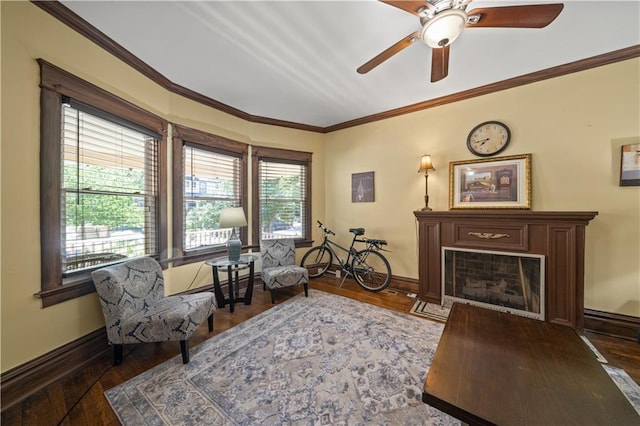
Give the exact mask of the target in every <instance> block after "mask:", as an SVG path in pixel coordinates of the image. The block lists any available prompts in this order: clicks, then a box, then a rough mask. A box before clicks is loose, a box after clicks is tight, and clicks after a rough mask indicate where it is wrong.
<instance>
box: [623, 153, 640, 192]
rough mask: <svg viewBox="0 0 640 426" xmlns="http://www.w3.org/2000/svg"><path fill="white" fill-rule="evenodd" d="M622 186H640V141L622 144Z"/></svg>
mask: <svg viewBox="0 0 640 426" xmlns="http://www.w3.org/2000/svg"><path fill="white" fill-rule="evenodd" d="M620 186H640V143H630V144H627V145H622V152H621V153H620Z"/></svg>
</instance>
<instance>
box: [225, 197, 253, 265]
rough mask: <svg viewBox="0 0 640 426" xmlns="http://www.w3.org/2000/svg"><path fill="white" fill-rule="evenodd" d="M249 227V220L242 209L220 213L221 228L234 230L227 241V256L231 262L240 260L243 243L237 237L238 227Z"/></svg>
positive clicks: (235, 208) (229, 209) (232, 209)
mask: <svg viewBox="0 0 640 426" xmlns="http://www.w3.org/2000/svg"><path fill="white" fill-rule="evenodd" d="M240 226H247V218H246V217H245V216H244V210H243V209H242V207H230V208H227V209H222V211H221V212H220V228H232V230H231V236H230V237H229V239H228V240H227V256H228V257H229V260H231V261H234V262H235V261H237V260H239V259H240V251H241V250H242V241H240V237H238V236H237V235H236V227H240Z"/></svg>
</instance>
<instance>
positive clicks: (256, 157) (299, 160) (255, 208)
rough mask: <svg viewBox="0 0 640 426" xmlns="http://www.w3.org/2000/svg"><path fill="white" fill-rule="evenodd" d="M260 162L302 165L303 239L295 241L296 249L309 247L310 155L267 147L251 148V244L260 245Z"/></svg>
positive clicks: (310, 242)
mask: <svg viewBox="0 0 640 426" xmlns="http://www.w3.org/2000/svg"><path fill="white" fill-rule="evenodd" d="M261 160H265V161H272V162H276V163H278V162H281V163H289V164H300V165H304V166H305V167H306V170H307V176H306V185H307V187H306V188H305V191H306V195H307V197H306V200H305V206H304V208H305V212H306V215H305V221H304V223H303V224H302V227H303V229H304V237H303V238H298V239H296V247H310V246H311V244H312V243H313V240H311V222H312V219H311V217H312V211H311V187H312V185H311V180H312V179H311V160H312V153H310V152H304V151H294V150H288V149H281V148H268V147H259V146H253V147H252V151H251V180H252V189H253V193H252V195H253V197H252V199H253V205H252V216H253V224H252V225H253V226H252V235H253V239H254V241H253V244H254V246H258V245H259V244H260V235H262V234H261V232H260V193H259V188H260V185H259V164H260V161H261Z"/></svg>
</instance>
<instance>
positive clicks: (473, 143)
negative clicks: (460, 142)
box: [467, 121, 511, 157]
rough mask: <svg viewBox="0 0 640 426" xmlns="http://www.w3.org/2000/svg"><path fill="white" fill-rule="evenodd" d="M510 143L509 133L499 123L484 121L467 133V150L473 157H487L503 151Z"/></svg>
mask: <svg viewBox="0 0 640 426" xmlns="http://www.w3.org/2000/svg"><path fill="white" fill-rule="evenodd" d="M510 141H511V131H510V130H509V127H507V125H506V124H504V123H501V122H499V121H486V122H484V123H480V124H478V125H477V126H476V127H474V128H473V130H471V132H469V136H468V137H467V148H469V151H471V152H472V153H473V154H474V155H478V156H480V157H489V156H491V155H496V154H498V153H499V152H502V151H504V150H505V148H506V147H507V146H508V145H509V142H510Z"/></svg>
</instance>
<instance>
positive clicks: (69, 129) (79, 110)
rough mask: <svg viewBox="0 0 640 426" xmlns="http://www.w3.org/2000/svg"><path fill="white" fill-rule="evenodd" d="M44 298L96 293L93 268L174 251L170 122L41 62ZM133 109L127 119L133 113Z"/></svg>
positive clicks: (47, 301) (56, 300)
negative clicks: (166, 139)
mask: <svg viewBox="0 0 640 426" xmlns="http://www.w3.org/2000/svg"><path fill="white" fill-rule="evenodd" d="M38 62H39V63H40V68H41V87H42V91H41V120H42V126H41V129H42V134H41V159H40V167H41V184H40V187H41V191H40V194H41V202H40V204H41V209H40V214H41V247H42V291H41V292H40V293H39V296H40V297H42V299H43V306H50V305H53V304H56V303H59V302H62V301H64V300H68V299H71V298H74V297H78V296H80V295H83V294H86V293H89V292H92V291H94V290H95V289H94V287H93V282H92V280H91V277H90V272H91V271H92V270H94V269H96V268H99V267H101V266H104V265H107V264H111V263H115V262H119V261H122V260H123V259H126V258H130V257H136V256H143V255H150V256H154V257H156V258H159V257H160V254H161V253H163V252H165V247H166V238H164V237H163V232H161V230H162V229H163V227H162V225H163V224H164V227H165V228H166V218H165V215H164V212H163V210H164V209H163V207H162V206H166V198H165V197H164V194H165V193H166V189H165V188H164V185H163V183H162V182H163V181H164V180H166V174H164V172H163V170H164V169H165V168H166V162H165V156H164V155H162V149H161V145H162V142H163V138H162V136H161V134H162V133H163V129H164V128H166V124H165V123H164V121H162V120H161V119H160V118H158V117H155V116H153V115H152V114H150V113H148V112H146V111H143V110H141V109H139V108H137V107H136V106H134V105H132V104H130V103H128V102H125V101H124V100H122V99H120V98H117V97H115V96H114V95H111V94H109V93H107V92H105V91H103V90H102V89H99V88H97V87H95V86H93V85H91V84H89V83H87V82H85V81H83V80H80V79H78V78H77V77H74V76H72V75H70V74H68V73H66V72H64V71H62V70H60V69H58V68H56V67H54V66H53V65H50V64H48V63H46V62H45V61H42V60H39V61H38ZM123 117H126V119H125V118H123Z"/></svg>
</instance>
